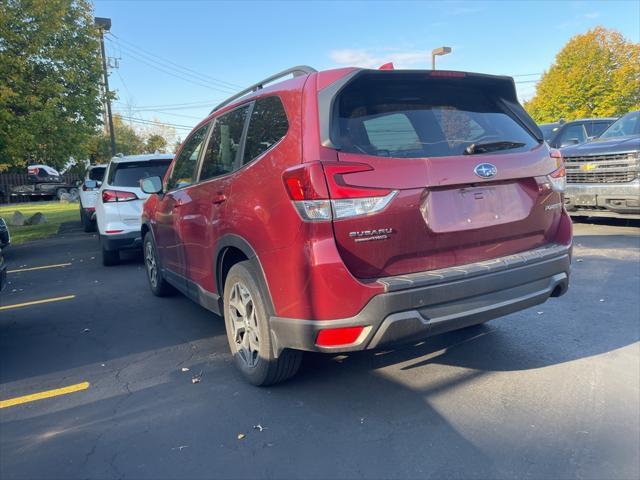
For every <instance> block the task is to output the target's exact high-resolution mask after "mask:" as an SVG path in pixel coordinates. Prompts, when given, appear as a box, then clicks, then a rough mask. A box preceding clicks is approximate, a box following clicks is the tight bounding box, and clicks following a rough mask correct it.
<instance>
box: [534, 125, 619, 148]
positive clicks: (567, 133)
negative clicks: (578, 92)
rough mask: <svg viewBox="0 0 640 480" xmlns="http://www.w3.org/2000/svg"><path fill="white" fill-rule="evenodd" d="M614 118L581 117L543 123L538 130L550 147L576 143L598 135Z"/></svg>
mask: <svg viewBox="0 0 640 480" xmlns="http://www.w3.org/2000/svg"><path fill="white" fill-rule="evenodd" d="M615 121H616V118H581V119H579V120H573V121H571V122H564V121H560V122H556V123H543V124H542V125H540V130H542V134H543V136H544V139H545V140H546V141H547V143H548V144H549V146H550V147H552V148H562V147H567V146H570V145H577V144H579V143H583V142H586V141H587V140H592V139H594V138H597V137H599V136H600V135H601V134H602V132H604V131H605V130H606V129H607V128H609V125H611V124H612V123H613V122H615Z"/></svg>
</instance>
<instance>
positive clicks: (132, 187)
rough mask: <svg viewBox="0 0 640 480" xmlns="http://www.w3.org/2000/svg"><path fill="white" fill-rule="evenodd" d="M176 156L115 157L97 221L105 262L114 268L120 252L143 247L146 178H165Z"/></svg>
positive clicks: (98, 206) (106, 177)
mask: <svg viewBox="0 0 640 480" xmlns="http://www.w3.org/2000/svg"><path fill="white" fill-rule="evenodd" d="M172 159H173V154H152V155H131V156H128V157H113V158H112V159H111V161H110V162H109V165H108V166H107V171H106V172H105V175H104V180H103V182H102V185H101V186H100V190H99V193H98V201H97V204H96V221H97V226H98V233H99V234H100V245H101V246H102V263H103V264H104V265H114V264H116V263H118V261H119V260H120V250H130V249H136V248H140V247H141V246H142V239H141V238H140V231H141V224H140V214H141V213H142V204H143V203H144V201H145V200H146V199H147V197H148V196H149V195H147V194H146V193H144V192H143V191H142V190H141V189H140V180H141V179H143V178H146V177H164V174H165V172H166V171H167V168H169V165H170V164H171V160H172Z"/></svg>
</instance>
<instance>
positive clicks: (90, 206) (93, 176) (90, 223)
mask: <svg viewBox="0 0 640 480" xmlns="http://www.w3.org/2000/svg"><path fill="white" fill-rule="evenodd" d="M106 168H107V166H106V165H92V166H91V167H89V168H87V171H86V173H85V174H84V180H83V182H82V187H81V188H80V222H82V228H83V229H84V231H85V232H93V231H94V230H95V229H96V203H97V202H98V189H99V188H100V185H101V184H102V179H103V178H104V171H105V170H106Z"/></svg>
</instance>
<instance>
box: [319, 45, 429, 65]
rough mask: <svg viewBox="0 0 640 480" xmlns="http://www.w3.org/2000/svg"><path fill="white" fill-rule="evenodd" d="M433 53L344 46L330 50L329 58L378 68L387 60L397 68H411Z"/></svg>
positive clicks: (344, 63) (345, 63) (424, 60)
mask: <svg viewBox="0 0 640 480" xmlns="http://www.w3.org/2000/svg"><path fill="white" fill-rule="evenodd" d="M430 55H431V54H430V53H429V52H428V51H427V50H424V51H420V50H415V51H396V50H392V51H388V52H372V51H369V50H364V49H357V48H344V49H339V50H332V51H331V52H329V58H331V60H333V61H334V62H335V63H336V64H338V65H348V66H355V67H364V68H378V67H379V66H380V65H382V64H385V63H387V62H393V65H394V66H395V67H396V68H411V67H415V66H418V65H420V64H422V66H425V65H427V64H428V63H429V61H430V58H431V56H430Z"/></svg>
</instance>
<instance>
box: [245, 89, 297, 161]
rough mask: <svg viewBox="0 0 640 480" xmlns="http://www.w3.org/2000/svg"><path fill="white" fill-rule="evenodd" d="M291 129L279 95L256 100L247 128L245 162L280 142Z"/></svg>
mask: <svg viewBox="0 0 640 480" xmlns="http://www.w3.org/2000/svg"><path fill="white" fill-rule="evenodd" d="M287 130H289V121H288V120H287V114H286V112H285V111H284V106H283V105H282V101H281V100H280V98H279V97H266V98H260V99H258V100H256V103H255V104H254V107H253V113H252V114H251V120H250V121H249V129H248V130H247V141H246V144H245V147H244V159H243V161H242V163H243V164H245V163H249V162H250V161H251V160H253V159H254V158H256V157H258V156H259V155H261V154H262V153H264V152H266V151H267V150H269V149H270V148H271V146H272V145H274V144H275V143H277V142H279V141H280V139H281V138H282V137H284V136H285V135H286V134H287Z"/></svg>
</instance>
